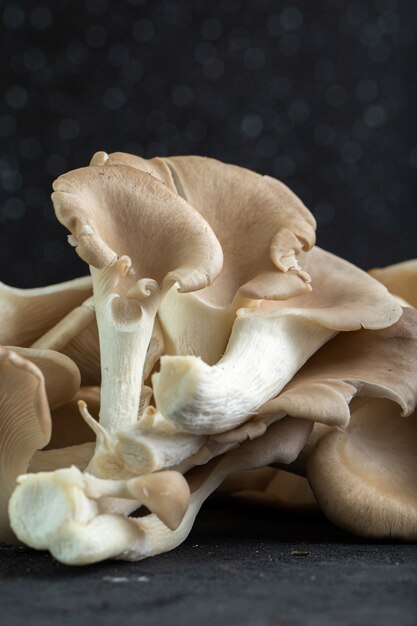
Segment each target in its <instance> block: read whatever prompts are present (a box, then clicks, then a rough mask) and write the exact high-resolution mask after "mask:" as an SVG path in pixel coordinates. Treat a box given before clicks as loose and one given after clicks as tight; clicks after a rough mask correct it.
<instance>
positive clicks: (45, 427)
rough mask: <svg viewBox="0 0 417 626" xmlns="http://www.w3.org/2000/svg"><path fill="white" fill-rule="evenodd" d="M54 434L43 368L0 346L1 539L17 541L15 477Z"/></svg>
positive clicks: (25, 468) (23, 470) (25, 469)
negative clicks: (12, 510)
mask: <svg viewBox="0 0 417 626" xmlns="http://www.w3.org/2000/svg"><path fill="white" fill-rule="evenodd" d="M50 435H51V418H50V413H49V407H48V400H47V397H46V392H45V384H44V378H43V375H42V372H41V371H40V370H39V368H38V367H36V365H34V364H33V363H31V362H30V361H28V360H27V359H25V358H23V357H22V356H20V355H18V354H16V352H13V351H12V350H9V349H7V348H2V347H0V466H1V467H0V541H14V536H13V533H12V531H11V530H10V526H9V520H8V517H7V503H8V500H9V498H10V496H11V494H12V492H13V489H14V488H15V486H16V478H17V477H18V476H19V475H20V474H24V473H25V472H26V471H27V468H28V465H29V462H30V459H31V458H32V456H33V454H34V453H35V452H36V450H39V449H40V448H43V447H44V446H45V445H46V444H47V443H48V441H49V438H50Z"/></svg>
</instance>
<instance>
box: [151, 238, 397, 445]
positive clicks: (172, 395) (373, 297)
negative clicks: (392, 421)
mask: <svg viewBox="0 0 417 626" xmlns="http://www.w3.org/2000/svg"><path fill="white" fill-rule="evenodd" d="M302 263H303V267H304V268H305V269H306V270H307V271H308V272H309V274H311V277H312V285H313V291H311V292H310V293H308V294H304V295H301V296H298V297H296V298H290V299H288V300H286V301H284V302H279V301H276V302H272V301H270V300H264V301H261V302H258V305H257V306H255V307H254V308H252V309H248V308H246V309H240V310H239V311H238V315H237V319H236V321H235V323H234V326H233V330H232V334H231V337H230V340H229V343H228V346H227V349H226V352H225V354H224V356H223V358H222V359H220V361H219V362H218V363H217V364H216V365H215V366H212V367H210V366H208V365H207V364H205V363H204V362H203V361H201V360H199V359H197V358H196V357H190V356H188V357H182V356H178V357H177V356H164V357H162V359H161V368H160V372H159V374H156V375H154V377H153V381H154V395H155V400H156V406H157V408H158V409H159V410H160V411H161V413H162V414H163V415H164V416H165V417H166V418H167V419H168V420H172V421H173V422H174V423H175V424H177V426H178V428H179V429H182V430H184V431H186V432H196V433H197V432H198V433H200V434H202V433H205V434H215V433H216V432H217V433H219V432H223V431H227V430H230V429H232V428H236V427H237V426H238V425H239V424H241V423H243V422H244V421H245V420H247V419H249V418H250V417H251V416H252V415H253V414H254V413H256V412H257V411H258V409H259V407H260V406H262V405H263V404H264V403H265V402H267V401H268V400H269V399H270V398H274V397H275V396H277V395H278V393H279V392H280V391H281V390H282V389H283V387H284V386H285V385H286V384H287V383H288V382H289V381H290V380H291V379H292V378H293V376H294V375H295V373H296V372H297V371H298V369H300V367H301V366H302V365H303V364H304V363H305V362H306V361H307V359H308V358H309V357H311V355H312V354H314V352H316V351H317V350H318V349H319V348H320V347H321V346H322V345H323V344H324V343H326V342H327V341H328V340H329V339H330V338H331V337H332V336H333V335H334V334H335V333H336V332H337V331H352V330H355V329H359V328H361V327H364V328H369V329H378V328H384V327H388V326H390V325H392V324H394V323H395V322H396V321H397V320H398V319H399V317H400V315H401V313H402V308H401V307H400V306H399V305H398V304H397V303H396V301H395V300H394V298H393V296H391V295H390V294H389V293H388V292H387V290H386V289H385V287H383V286H382V285H381V284H379V283H378V282H377V281H375V280H374V279H372V278H371V277H370V276H369V275H368V274H366V273H365V272H363V271H361V270H360V269H358V268H356V267H355V266H353V265H351V264H350V263H348V262H347V261H344V260H343V259H340V258H338V257H336V256H334V255H332V254H330V253H328V252H325V251H324V250H320V249H319V248H317V247H315V248H314V249H313V250H311V251H310V252H309V253H308V254H305V255H304V257H303V258H302ZM341 341H343V340H341ZM332 367H333V364H332ZM326 398H327V396H326Z"/></svg>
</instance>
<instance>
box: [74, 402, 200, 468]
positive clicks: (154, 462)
mask: <svg viewBox="0 0 417 626" xmlns="http://www.w3.org/2000/svg"><path fill="white" fill-rule="evenodd" d="M78 406H79V409H80V413H81V415H82V416H83V418H84V419H85V421H86V422H87V424H88V425H89V426H90V428H91V429H92V430H93V431H94V433H95V434H96V437H97V443H96V450H95V453H94V456H93V458H92V459H91V461H90V463H89V465H88V468H87V471H88V472H90V473H92V474H94V475H95V476H99V477H101V478H125V477H127V476H132V475H133V476H137V475H143V474H148V473H151V472H156V471H159V470H164V469H168V468H171V467H174V466H177V465H179V464H180V463H182V462H183V461H184V459H187V458H188V457H191V456H192V455H193V454H195V453H196V452H197V451H198V450H199V449H200V448H201V446H202V445H203V444H204V442H205V440H206V437H201V436H197V435H192V434H191V435H190V434H187V433H176V432H175V430H174V429H173V428H172V426H171V425H170V424H168V423H167V422H166V420H164V418H162V416H158V415H154V412H155V409H154V408H153V407H149V409H148V410H147V411H145V415H144V418H142V419H141V420H140V421H139V422H137V423H136V424H134V425H133V426H131V427H129V428H125V429H123V430H121V431H118V432H113V433H112V434H111V435H110V434H109V433H108V432H107V430H106V429H104V428H103V426H101V424H99V423H97V422H96V421H95V419H94V418H93V417H92V416H91V415H90V414H89V412H88V409H87V405H86V404H85V402H83V401H80V402H79V403H78ZM158 418H159V419H158Z"/></svg>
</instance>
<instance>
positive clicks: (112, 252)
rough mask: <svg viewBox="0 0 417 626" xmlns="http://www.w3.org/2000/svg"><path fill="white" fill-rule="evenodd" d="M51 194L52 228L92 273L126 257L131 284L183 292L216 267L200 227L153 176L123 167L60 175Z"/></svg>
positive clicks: (215, 246) (214, 247) (200, 284)
mask: <svg viewBox="0 0 417 626" xmlns="http://www.w3.org/2000/svg"><path fill="white" fill-rule="evenodd" d="M53 188H54V193H53V194H52V200H53V203H54V208H55V212H56V214H57V217H58V219H59V221H60V222H61V223H62V224H63V225H64V226H66V227H67V228H68V230H70V232H71V235H72V236H71V243H72V244H73V245H74V246H75V248H76V252H77V253H78V255H79V256H80V257H81V258H82V259H83V260H84V261H86V263H88V264H89V265H92V266H93V267H95V268H97V269H101V268H103V267H106V266H111V265H113V264H114V263H115V262H116V260H117V259H118V258H120V257H122V256H124V255H127V256H129V258H130V261H131V263H130V264H129V268H128V271H129V276H130V277H132V283H133V284H136V283H137V282H138V281H139V280H140V279H142V278H143V279H145V280H147V281H149V280H155V281H156V282H157V283H158V284H159V285H161V286H162V284H163V283H164V282H170V283H175V282H178V283H179V289H180V291H181V292H187V291H195V290H198V289H203V288H204V287H205V286H206V285H207V284H208V283H209V282H211V281H212V280H214V278H215V277H216V276H217V274H218V273H219V271H220V269H221V267H222V261H223V259H222V252H221V248H220V245H219V243H218V241H217V239H216V237H215V236H214V234H213V232H212V230H211V228H210V227H209V225H208V224H207V222H205V221H204V220H203V219H202V218H201V217H200V216H199V215H198V213H197V212H196V211H194V210H193V208H192V207H191V206H190V205H188V204H187V203H186V202H185V201H184V200H182V199H181V198H179V197H178V195H177V194H174V193H172V192H171V191H170V190H169V189H167V187H166V186H165V185H162V184H161V183H160V182H159V181H157V180H156V179H155V178H154V177H153V176H149V175H148V174H145V173H144V172H141V171H139V170H137V169H135V168H132V167H128V166H123V165H120V166H106V167H86V168H81V169H78V170H74V171H72V172H68V173H67V174H63V175H62V176H60V177H59V178H58V179H57V180H56V181H55V182H54V184H53ZM185 241H186V242H187V245H184V242H185ZM162 252H163V254H162Z"/></svg>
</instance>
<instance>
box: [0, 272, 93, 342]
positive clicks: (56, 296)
mask: <svg viewBox="0 0 417 626" xmlns="http://www.w3.org/2000/svg"><path fill="white" fill-rule="evenodd" d="M91 293H92V282H91V278H90V276H85V277H83V278H76V279H74V280H69V281H67V282H64V283H58V284H57V285H49V286H47V287H38V288H36V289H18V288H15V287H9V286H8V285H5V284H4V283H0V310H1V320H2V325H1V330H0V344H1V345H14V346H26V347H29V346H30V345H31V344H32V343H33V342H34V341H36V340H37V339H38V338H39V337H41V336H42V335H44V334H45V333H46V332H47V331H48V330H49V329H50V328H51V327H52V326H54V325H55V324H56V323H57V322H58V321H59V320H60V319H62V318H63V317H65V316H66V315H67V314H68V313H69V312H70V311H71V310H72V309H74V308H75V307H77V306H78V305H80V304H81V303H82V302H83V301H84V300H85V299H86V298H87V297H89V296H90V295H91Z"/></svg>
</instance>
